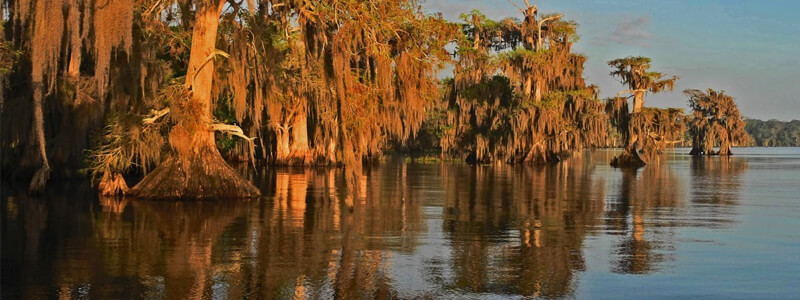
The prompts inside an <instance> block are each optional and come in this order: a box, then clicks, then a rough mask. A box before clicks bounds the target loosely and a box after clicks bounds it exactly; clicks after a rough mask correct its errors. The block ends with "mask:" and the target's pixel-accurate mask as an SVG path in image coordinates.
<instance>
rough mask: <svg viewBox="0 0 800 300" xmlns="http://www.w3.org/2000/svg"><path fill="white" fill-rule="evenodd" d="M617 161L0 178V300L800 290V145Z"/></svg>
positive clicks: (798, 293)
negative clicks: (234, 180)
mask: <svg viewBox="0 0 800 300" xmlns="http://www.w3.org/2000/svg"><path fill="white" fill-rule="evenodd" d="M735 150H737V151H735V153H736V156H734V157H733V158H731V159H720V158H710V159H703V158H701V159H693V158H692V157H690V156H686V155H682V154H680V153H686V152H688V150H685V149H684V150H678V151H677V152H676V153H678V154H671V155H669V156H668V160H667V161H666V162H664V163H662V164H661V166H648V167H645V168H643V169H640V170H639V171H638V172H623V171H620V170H618V169H612V168H610V167H608V166H607V164H608V160H609V159H610V158H611V157H612V156H613V154H614V153H612V152H610V151H598V152H595V153H594V154H588V153H587V154H585V155H583V156H581V157H575V158H573V159H571V160H569V161H568V162H566V163H563V164H560V165H556V166H546V167H534V166H504V165H489V166H470V165H466V164H457V163H406V162H405V161H403V160H396V161H394V160H390V161H387V162H385V163H384V164H383V165H382V166H380V167H377V168H374V169H371V170H369V171H367V172H366V173H365V174H366V176H364V178H362V179H361V182H360V184H361V185H362V187H364V188H365V189H366V190H367V195H366V196H364V197H355V198H353V199H348V198H347V197H343V191H344V190H343V187H342V184H341V182H342V180H341V174H340V172H338V171H325V170H303V169H280V170H274V169H272V170H268V171H263V172H262V174H260V175H259V176H257V177H258V178H257V179H254V180H256V181H257V182H258V184H259V185H260V186H261V188H262V191H264V193H265V194H266V195H267V196H266V197H264V198H263V199H260V200H251V201H225V202H181V203H172V202H152V201H141V200H119V199H107V198H98V197H97V196H96V195H95V193H93V192H92V190H91V189H90V188H89V187H87V186H86V185H84V184H72V185H69V186H66V185H65V186H58V187H53V188H51V189H50V191H48V193H47V195H45V196H43V197H41V198H32V197H28V196H26V195H25V193H24V192H18V191H15V190H14V189H13V188H12V187H9V186H7V185H4V186H3V189H2V203H1V204H2V224H1V225H2V279H1V281H2V290H1V291H0V292H1V293H2V296H3V298H33V299H35V298H56V297H64V298H70V297H71V298H87V297H88V298H95V299H115V298H169V299H183V298H211V299H225V298H231V299H239V298H251V299H260V298H292V297H298V296H300V297H308V298H333V297H338V298H346V299H352V298H459V299H461V298H505V297H510V298H521V297H526V298H582V299H604V298H605V299H620V298H633V299H637V298H642V297H648V298H676V297H679V298H725V299H733V298H740V299H752V298H777V299H786V298H797V297H800V149H798V148H793V149H792V148H787V149H755V148H753V149H735Z"/></svg>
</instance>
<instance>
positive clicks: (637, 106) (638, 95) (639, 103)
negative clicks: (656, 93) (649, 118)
mask: <svg viewBox="0 0 800 300" xmlns="http://www.w3.org/2000/svg"><path fill="white" fill-rule="evenodd" d="M643 108H644V92H641V91H636V92H634V93H633V113H638V112H641V111H642V109H643Z"/></svg>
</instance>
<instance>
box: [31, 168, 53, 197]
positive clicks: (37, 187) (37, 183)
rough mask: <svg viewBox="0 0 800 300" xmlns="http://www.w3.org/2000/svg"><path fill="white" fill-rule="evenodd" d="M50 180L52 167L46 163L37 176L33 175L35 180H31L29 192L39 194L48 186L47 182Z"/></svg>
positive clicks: (37, 172)
mask: <svg viewBox="0 0 800 300" xmlns="http://www.w3.org/2000/svg"><path fill="white" fill-rule="evenodd" d="M49 179H50V165H49V164H47V163H46V162H45V164H44V165H42V167H41V168H39V170H38V171H36V174H33V178H32V179H31V185H30V186H29V187H28V191H29V192H31V193H39V192H41V191H42V190H44V187H45V185H46V184H47V180H49Z"/></svg>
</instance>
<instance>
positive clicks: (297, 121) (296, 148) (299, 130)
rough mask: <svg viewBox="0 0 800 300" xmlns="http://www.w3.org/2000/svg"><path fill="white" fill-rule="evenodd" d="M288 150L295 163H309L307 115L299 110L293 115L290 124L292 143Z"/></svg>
mask: <svg viewBox="0 0 800 300" xmlns="http://www.w3.org/2000/svg"><path fill="white" fill-rule="evenodd" d="M289 152H290V153H291V156H292V159H294V160H295V163H297V164H302V165H308V164H310V163H311V153H310V151H309V145H308V117H307V116H306V113H305V111H301V112H300V113H298V114H297V115H296V116H295V117H294V125H293V126H292V144H291V146H289Z"/></svg>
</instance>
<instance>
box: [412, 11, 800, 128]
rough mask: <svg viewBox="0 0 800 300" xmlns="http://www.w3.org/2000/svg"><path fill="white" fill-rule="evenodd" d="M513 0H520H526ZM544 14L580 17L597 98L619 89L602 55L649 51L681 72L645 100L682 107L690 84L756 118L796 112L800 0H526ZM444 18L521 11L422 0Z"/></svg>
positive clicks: (663, 66) (581, 46)
mask: <svg viewBox="0 0 800 300" xmlns="http://www.w3.org/2000/svg"><path fill="white" fill-rule="evenodd" d="M511 1H516V2H517V3H518V4H519V5H520V6H524V5H525V4H524V2H523V0H511ZM530 1H531V3H532V4H536V5H537V6H538V7H539V11H540V12H542V13H550V12H559V13H563V14H564V17H565V18H567V19H572V20H575V21H577V22H578V24H579V28H578V34H579V35H580V41H579V42H578V43H577V44H576V45H575V47H574V50H575V51H576V52H580V53H583V54H585V55H587V56H588V58H589V60H588V62H587V63H586V71H585V74H584V76H585V77H586V79H587V81H588V82H589V83H595V84H597V85H599V86H600V89H601V97H608V96H612V95H614V94H616V93H617V92H618V91H619V90H622V89H623V88H622V86H621V85H619V83H617V82H616V81H615V80H614V79H613V78H611V77H610V76H608V72H609V71H610V70H609V68H608V65H607V64H606V62H607V61H609V60H612V59H614V58H618V57H625V56H631V55H634V56H648V57H650V58H652V59H653V64H652V65H653V70H655V71H661V72H665V73H668V74H671V75H678V76H680V77H681V79H680V81H679V82H678V85H677V86H676V87H675V91H674V92H672V93H667V94H660V95H650V97H648V98H647V105H649V106H657V107H668V106H669V107H681V108H686V98H685V97H684V96H683V93H682V91H683V90H684V89H687V88H697V89H703V90H704V89H706V88H709V87H710V88H714V89H717V90H725V91H726V92H727V93H728V94H730V95H732V96H733V97H735V99H736V102H737V104H738V105H739V110H740V111H741V112H742V114H744V115H745V116H747V117H752V118H758V119H779V120H791V119H800V93H798V92H797V91H798V89H800V21H798V20H800V1H797V0H769V1H756V0H539V1H534V0H530ZM423 7H424V8H425V9H426V10H427V11H428V12H430V13H433V12H442V13H443V14H444V16H445V18H447V19H449V20H457V19H458V15H459V14H461V13H463V12H469V11H470V10H472V9H478V10H480V11H482V12H483V13H484V14H486V15H487V16H488V17H490V18H493V19H501V18H504V17H509V16H511V17H517V18H521V15H522V14H521V13H520V12H519V10H517V9H516V8H515V7H514V5H512V4H511V3H510V2H509V0H425V1H424V2H423Z"/></svg>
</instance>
